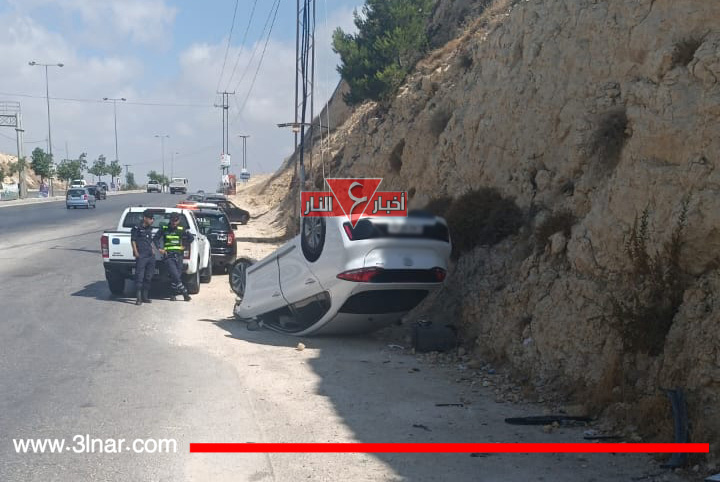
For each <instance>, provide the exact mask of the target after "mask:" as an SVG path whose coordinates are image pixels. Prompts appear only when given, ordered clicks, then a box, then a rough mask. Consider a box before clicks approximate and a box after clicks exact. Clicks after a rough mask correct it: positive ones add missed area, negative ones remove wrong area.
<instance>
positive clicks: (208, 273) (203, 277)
mask: <svg viewBox="0 0 720 482" xmlns="http://www.w3.org/2000/svg"><path fill="white" fill-rule="evenodd" d="M212 276H213V266H212V263H208V267H207V268H205V269H203V270H202V273H200V282H201V283H209V282H210V281H211V280H212Z"/></svg>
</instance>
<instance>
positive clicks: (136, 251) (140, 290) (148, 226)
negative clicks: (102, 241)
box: [130, 209, 155, 305]
mask: <svg viewBox="0 0 720 482" xmlns="http://www.w3.org/2000/svg"><path fill="white" fill-rule="evenodd" d="M153 220H154V218H153V212H152V211H150V210H149V209H146V210H145V212H143V220H142V222H141V223H140V224H138V225H137V226H133V228H132V230H131V231H130V241H131V243H132V248H133V255H134V256H135V289H136V290H137V300H136V301H135V304H136V305H142V304H143V301H144V302H145V303H150V302H151V301H150V295H149V291H150V282H151V281H152V277H153V275H154V274H155V253H154V252H153V248H154V245H153V242H154V238H153V235H152V229H153Z"/></svg>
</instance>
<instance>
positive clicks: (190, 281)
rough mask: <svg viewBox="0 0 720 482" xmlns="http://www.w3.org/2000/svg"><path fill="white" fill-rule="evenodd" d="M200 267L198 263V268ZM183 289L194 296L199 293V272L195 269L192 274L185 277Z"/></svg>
mask: <svg viewBox="0 0 720 482" xmlns="http://www.w3.org/2000/svg"><path fill="white" fill-rule="evenodd" d="M199 267H200V261H198V268H199ZM185 287H186V288H187V290H188V293H190V294H191V295H196V294H198V293H200V270H199V269H197V270H195V272H194V273H193V274H186V275H185Z"/></svg>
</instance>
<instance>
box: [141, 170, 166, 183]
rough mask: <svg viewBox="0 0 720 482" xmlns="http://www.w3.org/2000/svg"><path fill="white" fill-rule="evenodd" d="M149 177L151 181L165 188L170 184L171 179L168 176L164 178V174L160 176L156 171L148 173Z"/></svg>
mask: <svg viewBox="0 0 720 482" xmlns="http://www.w3.org/2000/svg"><path fill="white" fill-rule="evenodd" d="M147 177H148V179H149V180H151V181H157V182H159V183H160V184H161V185H162V186H165V185H167V184H170V179H168V177H167V176H163V175H162V174H158V173H157V172H156V171H155V170H152V171H150V172H148V173H147Z"/></svg>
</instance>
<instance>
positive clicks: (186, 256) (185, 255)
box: [183, 249, 190, 259]
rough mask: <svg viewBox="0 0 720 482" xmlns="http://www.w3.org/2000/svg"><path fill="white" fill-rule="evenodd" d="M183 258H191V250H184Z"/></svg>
mask: <svg viewBox="0 0 720 482" xmlns="http://www.w3.org/2000/svg"><path fill="white" fill-rule="evenodd" d="M183 258H185V259H190V250H189V249H186V250H185V251H184V252H183Z"/></svg>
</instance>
